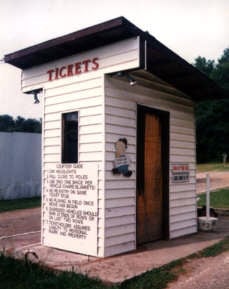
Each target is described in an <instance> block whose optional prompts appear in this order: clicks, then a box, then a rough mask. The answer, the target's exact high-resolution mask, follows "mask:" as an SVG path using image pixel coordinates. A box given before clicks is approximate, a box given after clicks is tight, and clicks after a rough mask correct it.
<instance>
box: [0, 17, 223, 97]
mask: <svg viewBox="0 0 229 289" xmlns="http://www.w3.org/2000/svg"><path fill="white" fill-rule="evenodd" d="M136 36H139V37H140V59H141V61H140V68H141V69H143V68H144V69H146V70H147V71H149V72H151V73H152V74H154V75H156V76H157V77H159V78H161V79H162V80H164V81H166V82H168V83H169V84H170V85H172V86H174V87H175V88H177V89H179V90H181V91H182V92H184V93H185V94H187V95H189V96H190V97H191V98H192V99H193V100H194V101H199V100H206V99H219V98H222V97H225V95H224V92H223V91H222V89H220V88H219V86H218V85H217V84H216V83H215V82H213V81H212V80H210V79H209V78H208V77H207V76H205V75H204V74H203V73H201V72H200V71H199V70H197V69H196V68H195V67H193V66H192V65H190V64H189V63H188V62H186V61H185V60H184V59H182V58H181V57H180V56H178V55H177V54H175V53H174V52H173V51H171V50H170V49H169V48H167V47H166V46H165V45H163V44H162V43H161V42H159V41H158V40H157V39H156V38H154V37H153V36H151V35H150V34H149V33H148V32H144V31H142V30H141V29H139V28H138V27H136V26H135V25H134V24H132V23H131V22H129V21H128V20H127V19H125V18H124V17H119V18H116V19H113V20H110V21H107V22H104V23H101V24H98V25H95V26H92V27H89V28H86V29H83V30H79V31H77V32H73V33H71V34H68V35H65V36H62V37H58V38H55V39H52V40H49V41H46V42H43V43H40V44H37V45H34V46H31V47H28V48H25V49H22V50H19V51H16V52H14V53H11V54H7V55H5V57H4V61H5V62H6V63H9V64H12V65H14V66H16V67H18V68H21V69H27V68H31V67H34V66H37V65H41V64H44V63H47V62H50V61H54V60H57V59H60V58H64V57H67V56H70V55H74V54H77V53H80V52H82V51H87V50H90V49H94V48H97V47H102V46H104V45H107V44H110V43H114V42H117V41H121V40H124V39H127V38H131V37H136Z"/></svg>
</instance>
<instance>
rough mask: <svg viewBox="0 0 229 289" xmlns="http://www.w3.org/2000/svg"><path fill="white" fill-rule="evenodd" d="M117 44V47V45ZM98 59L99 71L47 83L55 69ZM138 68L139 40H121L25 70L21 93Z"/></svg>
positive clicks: (136, 38)
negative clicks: (50, 71)
mask: <svg viewBox="0 0 229 289" xmlns="http://www.w3.org/2000/svg"><path fill="white" fill-rule="evenodd" d="M118 44H119V45H118ZM94 57H96V58H98V62H99V69H98V70H97V71H91V70H90V69H89V72H87V73H81V74H78V75H74V76H72V77H64V78H61V79H58V80H56V81H48V74H47V71H48V70H50V69H54V68H55V67H62V66H66V65H68V64H72V63H76V62H81V61H83V60H84V59H93V58H94ZM138 66H139V38H138V37H133V38H131V39H127V40H123V41H120V42H117V43H115V44H110V45H106V46H104V47H103V48H99V49H92V50H91V51H87V52H83V53H79V54H77V55H73V56H70V57H66V58H64V59H60V60H57V61H54V62H49V63H48V64H43V65H40V66H38V67H36V68H35V69H34V68H30V69H26V70H24V71H23V75H22V87H23V91H29V90H32V89H35V88H36V87H43V88H46V89H49V88H54V87H55V86H67V85H68V84H69V82H70V81H72V82H75V81H81V80H83V81H87V79H88V78H92V77H94V76H96V75H101V74H104V73H111V72H115V71H120V70H125V69H133V68H137V67H138Z"/></svg>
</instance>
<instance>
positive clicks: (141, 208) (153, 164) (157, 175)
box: [137, 111, 164, 244]
mask: <svg viewBox="0 0 229 289" xmlns="http://www.w3.org/2000/svg"><path fill="white" fill-rule="evenodd" d="M138 117H140V118H141V121H140V122H138V126H140V127H138V131H139V130H140V131H141V132H140V133H138V154H139V156H138V162H137V170H138V189H137V242H138V244H143V243H147V242H151V241H155V240H158V239H162V238H163V235H164V232H163V225H164V212H163V202H164V196H163V156H162V150H163V146H162V129H163V125H162V124H163V123H162V120H161V117H160V115H158V114H156V113H153V112H151V111H142V112H141V115H138ZM139 149H140V150H141V152H140V151H139ZM139 170H141V172H140V171H139ZM139 182H140V183H139Z"/></svg>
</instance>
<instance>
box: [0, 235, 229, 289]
mask: <svg viewBox="0 0 229 289" xmlns="http://www.w3.org/2000/svg"><path fill="white" fill-rule="evenodd" d="M226 250H229V237H227V238H225V239H224V240H222V241H220V242H218V243H217V244H215V245H213V246H211V247H208V248H206V249H204V250H203V251H201V252H199V253H197V254H193V255H191V256H189V257H186V258H183V259H180V260H176V261H173V262H171V263H169V264H167V265H165V266H162V267H160V268H156V269H153V270H151V271H148V272H146V273H144V274H142V275H140V276H138V277H134V278H132V279H130V280H127V281H124V282H123V283H121V284H119V285H116V286H107V285H105V284H103V283H102V282H100V281H98V280H95V279H90V278H87V277H85V276H83V275H80V274H76V273H73V272H61V273H60V272H59V273H55V272H54V271H51V270H49V269H46V268H43V267H41V266H39V265H37V264H32V263H28V262H25V261H22V260H15V259H13V258H11V257H6V256H3V255H0V284H1V288H4V289H12V288H14V289H108V288H110V289H164V288H166V287H167V284H168V283H169V282H171V281H173V280H176V279H177V278H178V276H179V275H180V274H182V273H184V272H185V269H184V268H183V266H184V265H185V264H186V263H187V262H189V260H190V259H194V258H202V257H210V256H216V255H218V254H220V253H222V252H224V251H226ZM12 276H16V278H12Z"/></svg>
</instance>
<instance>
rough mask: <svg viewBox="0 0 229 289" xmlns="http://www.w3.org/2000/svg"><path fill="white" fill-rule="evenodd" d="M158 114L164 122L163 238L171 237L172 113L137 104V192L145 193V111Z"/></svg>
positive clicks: (162, 122)
mask: <svg viewBox="0 0 229 289" xmlns="http://www.w3.org/2000/svg"><path fill="white" fill-rule="evenodd" d="M147 112H148V113H152V114H156V115H157V116H159V117H160V120H161V124H162V171H163V184H162V186H163V239H169V147H170V145H169V133H170V129H169V127H170V125H169V119H170V113H169V112H168V111H162V110H158V109H155V108H150V107H146V106H142V105H138V106H137V165H136V173H137V178H136V188H137V190H136V192H140V194H143V193H144V185H142V184H144V182H143V180H144V169H143V168H144V163H143V161H142V160H144V157H143V153H144V150H143V147H142V146H143V145H144V143H142V142H140V139H144V138H143V137H144V129H143V130H140V129H139V128H140V127H141V126H142V124H143V121H144V117H145V113H147ZM136 207H137V198H136ZM136 227H137V214H136ZM136 234H137V232H136Z"/></svg>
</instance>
